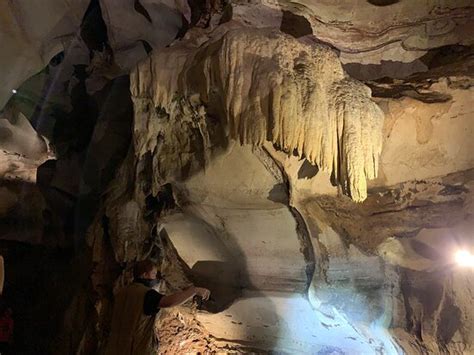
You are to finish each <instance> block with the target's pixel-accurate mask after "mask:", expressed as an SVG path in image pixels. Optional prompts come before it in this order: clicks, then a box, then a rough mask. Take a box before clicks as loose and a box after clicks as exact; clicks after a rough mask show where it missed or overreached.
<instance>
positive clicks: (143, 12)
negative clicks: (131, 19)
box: [133, 0, 153, 23]
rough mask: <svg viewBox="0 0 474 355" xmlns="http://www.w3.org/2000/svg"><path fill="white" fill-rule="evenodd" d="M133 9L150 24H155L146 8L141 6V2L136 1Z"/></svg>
mask: <svg viewBox="0 0 474 355" xmlns="http://www.w3.org/2000/svg"><path fill="white" fill-rule="evenodd" d="M133 7H134V8H135V11H136V12H138V13H139V14H141V15H143V17H145V18H146V19H147V21H148V22H150V23H153V20H152V19H151V17H150V14H149V13H148V11H147V10H146V9H145V7H144V6H143V5H142V4H141V2H140V0H135V2H134V4H133Z"/></svg>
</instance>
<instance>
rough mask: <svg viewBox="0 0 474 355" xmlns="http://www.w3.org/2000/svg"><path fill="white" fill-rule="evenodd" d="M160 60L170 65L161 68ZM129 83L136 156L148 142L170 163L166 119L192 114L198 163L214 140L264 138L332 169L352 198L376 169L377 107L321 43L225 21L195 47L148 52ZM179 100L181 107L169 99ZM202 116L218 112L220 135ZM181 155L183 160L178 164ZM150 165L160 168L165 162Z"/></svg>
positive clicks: (359, 197)
mask: <svg viewBox="0 0 474 355" xmlns="http://www.w3.org/2000/svg"><path fill="white" fill-rule="evenodd" d="M166 63H168V65H169V64H170V63H173V68H169V70H167V71H163V70H160V68H163V66H164V65H166ZM176 64H178V65H176ZM131 87H132V94H133V99H134V102H135V107H136V109H135V112H136V115H135V116H136V120H135V124H136V128H135V130H136V135H137V144H138V147H137V148H136V150H137V152H140V155H142V154H143V152H144V150H145V151H148V150H152V151H153V150H154V149H155V148H156V149H158V151H157V155H158V156H161V155H165V156H167V157H168V159H171V162H172V163H174V162H175V158H172V157H171V155H172V154H173V153H172V152H173V151H176V150H173V149H171V148H170V147H169V146H168V145H169V143H168V142H169V140H170V139H169V138H168V137H169V134H168V131H169V130H172V129H173V128H169V129H167V128H166V125H170V124H171V125H172V126H174V124H175V123H174V122H175V121H176V120H177V119H178V120H179V119H181V120H182V118H181V116H189V114H191V115H193V113H195V114H194V115H193V116H194V118H193V120H192V121H190V122H189V123H188V124H187V125H188V126H189V125H191V126H192V125H194V134H193V132H192V131H191V127H189V128H188V130H190V132H189V134H192V135H193V136H195V135H198V136H197V137H190V138H187V139H188V140H195V139H200V140H202V143H201V144H202V146H203V147H202V149H203V150H204V164H205V163H206V160H208V157H206V155H207V154H210V153H211V151H212V150H213V147H212V142H213V141H216V140H222V139H224V140H225V139H236V140H238V141H240V143H241V144H254V145H262V144H263V143H264V142H265V141H270V142H272V143H274V144H276V145H277V146H278V147H279V148H280V149H282V150H284V151H286V152H288V153H289V154H292V153H293V152H296V154H297V155H298V156H300V157H306V158H307V159H308V161H310V162H312V163H314V164H317V165H318V166H319V167H320V169H322V170H324V171H329V172H330V173H332V174H333V175H334V179H335V181H337V183H338V184H339V185H340V186H341V187H342V189H343V191H344V192H346V193H347V194H349V195H350V196H351V197H352V198H353V199H354V200H355V201H363V200H364V199H365V198H366V188H367V180H368V179H373V178H375V177H376V175H377V172H378V159H379V155H380V152H381V148H382V146H381V143H382V136H381V130H382V126H383V114H382V112H381V110H380V109H379V108H378V107H377V105H376V104H374V103H373V102H372V101H371V100H370V90H369V89H368V88H367V87H365V86H363V85H362V84H360V83H358V82H356V81H354V80H351V79H349V78H348V77H347V76H346V75H345V73H344V71H343V69H342V67H341V65H340V63H339V61H338V59H337V57H336V54H335V53H334V52H333V51H332V50H330V49H329V48H327V47H325V46H321V45H318V44H313V45H305V44H302V43H299V42H298V41H296V40H294V39H292V38H291V37H289V36H283V35H281V34H279V33H277V32H274V31H255V30H245V29H243V30H242V29H235V30H230V31H228V32H226V33H225V34H224V35H223V36H219V37H218V38H217V39H211V40H210V41H208V43H206V45H205V46H204V47H202V46H201V47H200V48H198V49H195V50H194V51H192V50H189V49H187V48H183V46H179V45H178V48H175V47H172V48H170V49H169V50H164V51H162V52H160V53H158V54H156V55H154V56H152V57H150V58H149V59H147V60H146V61H145V62H144V63H142V64H140V66H139V67H138V69H137V70H136V71H135V72H134V74H133V75H132V83H131ZM182 100H184V101H185V105H186V106H185V107H186V108H184V107H183V108H181V107H179V106H178V105H179V104H176V103H175V102H176V101H182ZM181 105H182V104H181ZM183 110H186V111H184V112H183ZM150 111H151V112H152V113H151V115H150ZM153 111H155V112H156V113H153ZM176 111H177V112H176ZM193 111H194V112H193ZM206 115H215V116H218V117H219V118H218V120H219V122H218V124H219V125H220V126H221V127H220V129H221V130H223V131H224V137H212V136H213V135H214V134H216V133H214V132H213V131H215V130H216V128H214V126H216V123H214V125H212V122H210V121H211V119H209V118H207V117H206ZM157 116H158V117H157ZM160 119H161V121H163V122H164V124H160ZM169 122H171V123H169ZM151 125H153V126H154V127H152V126H151ZM179 134H182V130H180V132H179ZM176 135H177V133H176V132H175V133H174V134H173V135H172V136H176ZM199 135H200V137H199ZM160 136H161V137H162V138H161V139H162V142H159V143H158V142H157V139H158V138H157V137H160ZM185 139H186V138H185ZM173 141H174V139H173ZM163 150H165V151H167V152H168V153H167V154H161V152H162V151H163ZM190 164H192V162H190V161H189V160H187V159H184V160H182V161H181V163H180V168H181V169H182V168H183V167H184V166H186V165H190ZM156 165H157V166H156V167H155V169H157V171H159V172H160V173H161V174H160V175H164V174H163V172H165V176H166V174H169V173H170V172H171V171H173V170H174V169H173V167H172V166H171V165H168V164H166V163H165V164H163V162H161V164H160V163H158V164H156ZM166 172H167V173H166ZM177 175H178V177H179V172H178V174H177ZM164 180H165V182H166V177H165V179H164Z"/></svg>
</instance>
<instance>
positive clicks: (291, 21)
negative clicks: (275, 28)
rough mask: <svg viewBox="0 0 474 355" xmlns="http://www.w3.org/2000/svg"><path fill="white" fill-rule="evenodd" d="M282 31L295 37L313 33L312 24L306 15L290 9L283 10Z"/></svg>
mask: <svg viewBox="0 0 474 355" xmlns="http://www.w3.org/2000/svg"><path fill="white" fill-rule="evenodd" d="M280 31H282V32H284V33H287V34H289V35H291V36H293V37H295V38H299V37H303V36H306V35H311V34H313V29H312V28H311V24H310V23H309V21H308V20H307V19H306V17H304V16H300V15H296V14H294V13H292V12H290V11H283V18H282V19H281V25H280Z"/></svg>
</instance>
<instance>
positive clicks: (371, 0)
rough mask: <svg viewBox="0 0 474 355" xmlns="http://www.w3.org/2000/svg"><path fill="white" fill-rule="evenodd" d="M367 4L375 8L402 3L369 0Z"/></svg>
mask: <svg viewBox="0 0 474 355" xmlns="http://www.w3.org/2000/svg"><path fill="white" fill-rule="evenodd" d="M367 2H368V3H369V4H372V5H375V6H389V5H393V4H396V3H398V2H400V0H367Z"/></svg>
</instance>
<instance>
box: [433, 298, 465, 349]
mask: <svg viewBox="0 0 474 355" xmlns="http://www.w3.org/2000/svg"><path fill="white" fill-rule="evenodd" d="M461 316H462V314H461V310H460V309H459V308H458V307H456V305H455V304H454V302H453V300H452V299H451V297H449V296H447V297H446V299H445V301H444V305H443V308H442V310H441V313H440V321H439V324H440V326H439V327H438V334H437V336H438V339H439V340H440V341H441V343H442V344H448V343H449V342H450V341H451V339H452V338H453V336H454V334H455V333H456V331H457V330H458V329H459V327H460V326H461Z"/></svg>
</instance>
